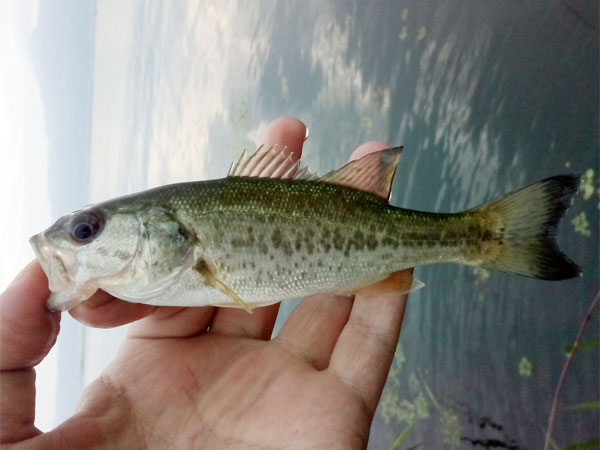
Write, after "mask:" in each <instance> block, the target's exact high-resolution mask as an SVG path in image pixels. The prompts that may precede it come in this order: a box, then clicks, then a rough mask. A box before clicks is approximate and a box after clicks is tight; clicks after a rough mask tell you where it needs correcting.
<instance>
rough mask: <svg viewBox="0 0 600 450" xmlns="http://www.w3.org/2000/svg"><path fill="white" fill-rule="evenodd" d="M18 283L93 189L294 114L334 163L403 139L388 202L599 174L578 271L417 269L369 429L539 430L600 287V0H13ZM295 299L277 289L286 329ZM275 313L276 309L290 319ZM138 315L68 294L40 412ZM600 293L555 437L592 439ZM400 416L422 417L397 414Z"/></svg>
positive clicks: (189, 163)
mask: <svg viewBox="0 0 600 450" xmlns="http://www.w3.org/2000/svg"><path fill="white" fill-rule="evenodd" d="M0 52H1V53H0V55H1V57H2V61H3V64H2V67H1V68H0V183H2V184H1V185H0V187H1V189H0V199H1V202H0V204H1V205H2V209H3V215H4V219H3V220H2V221H0V249H1V252H0V288H2V289H3V288H4V287H6V285H7V284H8V283H9V282H10V280H11V279H12V278H13V277H14V276H15V275H16V274H17V273H18V271H19V270H20V269H21V268H22V266H24V265H25V264H26V263H27V262H28V261H29V260H31V259H32V258H33V257H34V255H33V252H32V251H31V249H30V248H29V244H28V242H27V239H28V238H29V236H31V235H32V234H34V233H37V232H39V231H41V230H42V229H44V228H46V227H47V226H49V225H50V224H51V223H52V222H53V221H54V220H56V219H57V218H58V217H60V216H61V215H63V214H65V213H67V212H69V211H71V210H74V209H78V208H80V207H81V206H82V205H85V204H88V203H93V202H96V201H100V200H104V199H107V198H110V197H114V196H117V195H121V194H127V193H131V192H135V191H139V190H142V189H145V188H149V187H153V186H158V185H162V184H166V183H172V182H178V181H188V180H202V179H209V178H219V177H222V176H225V174H226V172H227V169H228V167H229V164H230V163H231V161H232V160H233V159H235V158H237V157H238V156H239V154H240V153H241V151H242V150H243V149H244V148H248V149H252V148H254V146H255V143H256V141H257V139H258V138H259V136H260V134H261V132H262V130H263V129H264V128H265V126H266V125H267V124H268V122H270V121H271V120H272V119H274V118H276V117H278V116H281V115H291V116H296V117H298V118H300V119H301V120H303V121H304V122H305V123H306V124H307V125H308V127H309V129H310V138H309V140H308V141H307V143H306V145H305V150H304V156H303V159H304V161H305V164H308V165H309V166H310V167H311V168H312V169H313V170H317V171H319V172H321V173H324V172H326V171H328V170H330V169H333V168H337V167H340V166H341V165H342V164H343V163H345V162H346V160H347V159H348V157H349V155H350V153H351V152H352V150H353V149H354V148H355V147H356V146H358V145H359V144H360V143H362V142H364V141H367V140H371V139H380V140H385V141H387V142H389V143H390V144H393V145H400V144H403V145H404V146H405V151H404V154H403V159H402V161H401V164H400V167H399V170H398V173H397V175H396V181H395V185H394V193H393V197H392V203H393V204H395V205H398V206H402V207H407V208H411V209H420V210H427V211H438V212H453V211H458V210H461V209H465V208H468V207H471V206H475V205H476V204H478V203H481V202H484V201H486V200H489V199H491V198H492V197H495V196H497V195H500V194H503V193H505V192H508V191H511V190H514V189H517V188H519V187H522V186H523V185H525V184H528V183H531V182H534V181H537V180H539V179H541V178H545V177H548V176H551V175H555V174H559V173H582V174H584V187H583V190H582V193H581V194H580V195H579V196H578V197H577V198H576V199H575V202H574V204H573V207H572V208H571V210H570V211H569V213H568V215H567V216H566V218H565V219H564V222H563V227H562V229H561V233H560V239H559V240H560V244H561V247H562V248H563V249H564V250H565V251H566V253H568V254H569V255H570V256H571V257H572V258H573V259H574V260H575V261H576V262H577V263H578V264H580V265H581V266H583V268H584V276H583V277H582V278H580V279H576V280H569V281H564V282H544V281H539V280H532V279H526V278H521V277H515V276H508V275H504V274H500V273H490V272H487V271H485V270H474V269H472V268H467V267H459V266H454V265H445V266H441V265H440V266H430V267H422V268H419V269H417V273H416V276H417V277H418V278H419V279H421V280H423V281H424V282H425V283H426V285H427V286H426V287H425V288H424V289H422V290H420V291H418V292H416V293H414V294H411V298H410V300H409V304H408V309H407V314H406V317H405V322H404V326H403V329H402V335H401V338H400V343H399V345H398V350H397V354H396V358H395V360H394V364H393V367H392V371H391V373H390V377H389V379H388V383H387V385H386V388H385V391H384V393H383V397H382V400H381V402H380V405H379V408H378V410H377V414H376V417H375V420H374V423H373V426H372V430H371V439H370V442H369V448H370V449H388V448H396V449H400V448H408V447H410V446H413V445H416V444H422V446H421V448H427V449H429V448H450V449H459V448H462V449H481V448H495V449H496V448H501V449H502V448H505V449H537V448H541V446H542V443H543V439H544V433H545V430H546V426H547V422H548V416H549V414H550V407H551V402H552V397H553V395H554V391H555V389H556V385H557V382H558V378H559V374H560V371H561V369H562V367H563V364H564V363H565V361H566V355H567V352H568V348H567V347H568V346H569V345H570V344H572V343H573V340H574V339H575V335H576V333H577V330H578V328H579V326H580V324H581V322H582V321H583V320H584V317H585V314H586V310H587V308H588V307H589V305H590V304H591V302H592V300H593V299H594V297H595V296H596V295H597V293H598V290H599V276H598V270H599V267H598V246H599V242H598V234H599V233H598V232H599V224H598V213H599V206H600V190H599V183H598V165H599V153H598V149H599V140H598V134H599V90H598V80H599V63H598V52H599V43H598V2H597V1H589V0H549V1H545V2H539V1H534V0H494V1H491V0H479V1H473V0H455V1H452V2H448V1H443V0H430V1H426V2H423V1H415V0H404V1H400V0H398V1H383V0H377V1H370V2H364V1H359V0H348V1H345V2H339V1H300V0H298V1H279V2H276V1H253V2H242V1H229V0H227V1H219V2H217V1H187V2H168V1H142V0H129V1H127V2H118V1H116V0H113V1H111V0H95V1H91V0H89V1H79V0H47V1H44V2H41V1H35V0H27V1H10V0H2V1H0ZM296 303H297V302H295V301H288V302H285V303H284V305H283V306H282V310H281V311H282V314H281V317H280V318H279V319H278V327H279V326H280V324H281V323H282V320H284V319H285V316H286V315H287V314H289V312H290V311H291V310H292V309H293V307H294V306H295V305H296ZM277 329H278V328H277ZM124 334H125V329H124V328H123V327H121V328H117V329H113V330H97V329H91V328H88V327H84V326H82V325H80V324H78V323H76V322H75V321H74V320H73V319H71V318H70V316H69V315H68V314H63V322H62V331H61V335H60V336H59V340H58V345H57V346H56V347H55V348H54V349H53V350H52V352H51V354H50V356H49V357H48V358H47V359H46V360H45V361H44V362H43V363H42V365H41V366H40V368H39V369H38V381H37V383H38V398H37V421H36V423H37V425H38V426H39V427H40V428H41V429H42V430H48V429H50V428H52V427H54V426H55V425H57V424H58V423H60V422H62V421H63V420H64V419H65V418H67V417H68V416H70V415H71V414H72V412H73V411H74V408H75V402H76V400H77V398H78V396H79V393H80V391H81V389H82V388H83V386H85V385H86V384H87V383H89V382H90V381H91V380H92V379H94V378H95V377H97V376H98V374H99V373H100V372H101V371H102V368H103V367H105V366H106V364H107V363H108V361H110V359H111V358H112V356H113V355H114V354H115V352H116V348H117V346H118V345H119V343H120V342H121V341H122V339H123V337H124ZM598 339H599V322H598V314H597V313H596V314H595V315H594V317H593V319H592V321H591V323H590V325H589V326H588V329H587V331H586V334H585V336H584V341H585V342H589V344H587V347H588V348H587V349H585V350H581V351H578V352H576V354H575V355H574V361H573V365H572V366H571V368H570V370H569V372H568V374H567V377H566V384H565V387H564V389H563V392H562V394H561V397H560V402H559V411H558V416H557V421H556V426H555V429H554V433H553V440H554V448H563V447H565V446H567V445H570V444H573V443H575V442H582V441H586V440H588V439H592V438H596V437H597V436H598V429H599V414H598V413H599V411H598V407H597V403H595V405H596V406H592V408H591V409H582V408H572V407H573V406H574V405H578V404H581V403H582V402H598V400H599V398H600V393H599V383H598V377H599V360H600V357H599V354H598V347H597V344H598ZM403 433H404V434H403Z"/></svg>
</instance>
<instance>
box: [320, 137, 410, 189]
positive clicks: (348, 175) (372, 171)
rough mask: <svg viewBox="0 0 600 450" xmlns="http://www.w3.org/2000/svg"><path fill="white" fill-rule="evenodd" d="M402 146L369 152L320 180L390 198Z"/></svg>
mask: <svg viewBox="0 0 600 450" xmlns="http://www.w3.org/2000/svg"><path fill="white" fill-rule="evenodd" d="M402 148H403V147H394V148H388V149H386V150H381V151H379V152H375V153H369V154H368V155H366V156H363V157H362V158H360V159H356V160H354V161H350V162H349V163H348V164H346V165H345V166H344V167H342V168H341V169H337V170H334V171H332V172H329V173H328V174H326V175H324V176H322V177H321V178H319V179H318V181H323V182H325V183H334V184H343V185H344V186H349V187H353V188H355V189H360V190H362V191H367V192H370V193H371V194H375V195H377V196H378V197H381V198H382V199H384V200H389V198H390V194H391V192H392V182H393V181H394V174H395V173H396V167H397V166H398V161H400V154H401V153H402Z"/></svg>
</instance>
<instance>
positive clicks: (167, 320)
mask: <svg viewBox="0 0 600 450" xmlns="http://www.w3.org/2000/svg"><path fill="white" fill-rule="evenodd" d="M214 312H215V308H214V307H212V306H203V307H199V308H183V307H174V306H161V307H160V308H157V309H156V310H155V311H154V312H153V313H152V314H151V315H149V316H148V317H146V318H145V319H143V320H140V321H138V322H136V323H134V324H132V325H131V327H129V330H128V337H130V338H181V337H191V336H197V335H198V334H201V333H204V332H205V331H206V330H207V329H208V326H209V325H210V323H211V322H212V318H213V315H214Z"/></svg>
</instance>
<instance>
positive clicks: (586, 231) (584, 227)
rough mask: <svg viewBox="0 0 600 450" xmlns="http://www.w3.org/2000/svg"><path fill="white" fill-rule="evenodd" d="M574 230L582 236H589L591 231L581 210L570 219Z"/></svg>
mask: <svg viewBox="0 0 600 450" xmlns="http://www.w3.org/2000/svg"><path fill="white" fill-rule="evenodd" d="M571 223H572V224H573V227H574V228H575V231H576V232H577V233H579V234H581V235H582V236H585V237H590V236H591V235H592V232H591V231H590V223H589V222H588V219H587V216H586V214H585V211H581V212H580V213H579V214H578V215H577V216H575V218H574V219H573V220H571Z"/></svg>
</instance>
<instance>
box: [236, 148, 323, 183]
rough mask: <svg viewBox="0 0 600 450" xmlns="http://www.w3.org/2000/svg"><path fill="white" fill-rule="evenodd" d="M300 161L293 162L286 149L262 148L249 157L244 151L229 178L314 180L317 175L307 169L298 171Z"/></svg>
mask: <svg viewBox="0 0 600 450" xmlns="http://www.w3.org/2000/svg"><path fill="white" fill-rule="evenodd" d="M299 166H300V160H297V161H294V160H292V155H291V154H288V155H287V156H286V155H285V147H281V148H279V149H276V148H275V147H269V148H267V147H264V146H260V147H259V148H258V150H256V152H254V154H253V155H252V156H250V157H248V152H247V151H246V150H244V152H243V153H242V156H241V157H240V159H239V160H238V161H237V163H235V164H232V165H231V168H230V169H229V173H228V175H227V176H230V177H255V178H291V179H294V180H313V179H316V178H317V175H316V174H314V173H312V172H310V171H309V170H308V168H307V167H305V168H303V169H302V170H298V168H299Z"/></svg>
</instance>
